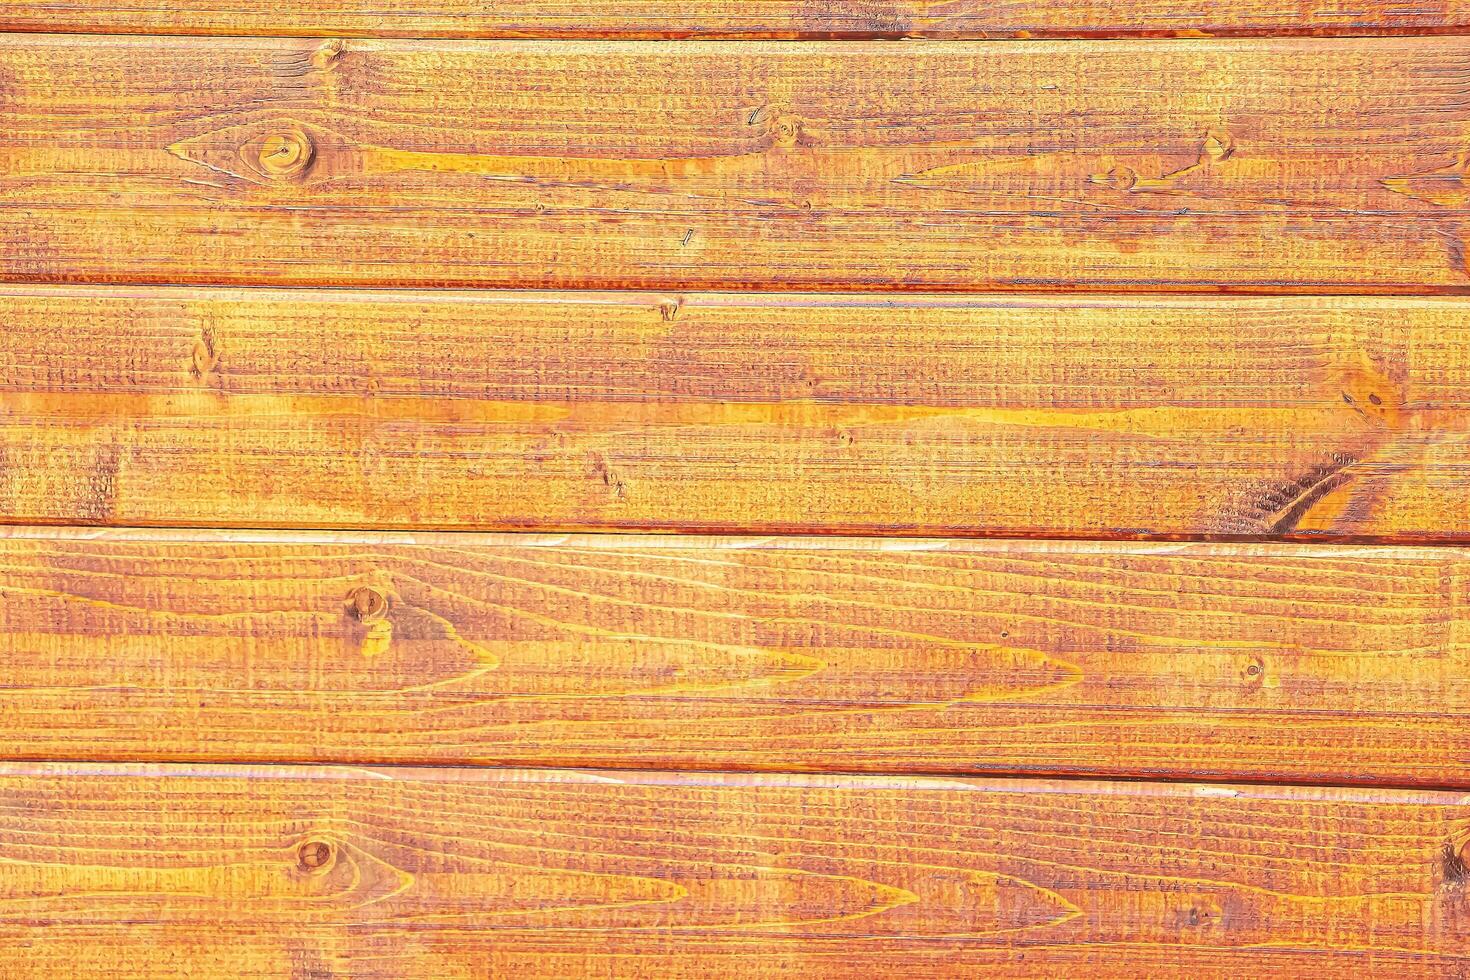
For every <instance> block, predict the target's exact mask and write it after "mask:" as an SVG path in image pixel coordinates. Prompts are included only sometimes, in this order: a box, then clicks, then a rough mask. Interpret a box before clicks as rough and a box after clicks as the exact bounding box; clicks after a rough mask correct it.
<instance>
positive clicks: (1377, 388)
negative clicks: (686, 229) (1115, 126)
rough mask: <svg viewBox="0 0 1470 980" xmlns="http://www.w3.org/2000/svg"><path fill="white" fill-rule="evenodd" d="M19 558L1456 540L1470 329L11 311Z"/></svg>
mask: <svg viewBox="0 0 1470 980" xmlns="http://www.w3.org/2000/svg"><path fill="white" fill-rule="evenodd" d="M0 319H3V322H4V323H5V325H6V329H5V330H4V331H3V332H0V460H3V463H0V517H3V518H4V519H5V520H6V521H10V522H37V521H39V522H59V523H97V524H124V525H127V524H134V525H137V524H145V525H168V524H198V525H265V526H298V527H301V526H304V527H351V526H366V527H381V528H422V527H440V528H471V529H476V528H478V529H493V528H499V529H505V528H512V529H514V528H540V529H548V528H563V529H566V528H572V529H576V528H590V529H606V528H626V529H666V530H690V529H708V530H717V531H719V530H753V531H757V532H766V531H783V530H796V531H801V530H812V531H836V532H842V531H861V532H863V533H884V534H902V533H918V534H942V535H996V534H1019V535H1052V536H1106V537H1130V536H1138V535H1162V536H1170V537H1178V536H1186V535H1211V536H1223V537H1262V536H1299V537H1313V538H1316V537H1321V536H1328V537H1343V536H1346V537H1363V538H1374V539H1401V540H1417V539H1423V540H1436V539H1462V538H1464V537H1465V536H1466V535H1467V534H1470V430H1467V423H1470V328H1467V323H1470V302H1467V301H1463V300H1458V299H1410V298H1383V299H1376V298H1335V299H1287V298H1280V299H1278V298H1270V299H1267V298H1197V299H1196V298H1189V299H1184V298H1180V299H1169V298H1159V297H1153V298H1146V297H1106V298H1098V299H1065V298H1056V299H1050V298H1037V297H1030V298H1022V297H1014V298H1004V297H995V296H992V297H981V298H975V299H959V298H943V297H933V296H930V297H911V298H904V299H900V300H890V299H883V300H879V299H877V298H863V297H860V296H858V297H855V296H845V297H843V296H809V295H801V296H796V295H768V296H760V295H746V296H733V295H722V296H721V295H695V294H687V295H677V294H659V295H638V294H585V293H582V294H570V293H568V294H552V295H548V294H530V293H508V294H483V293H482V294H470V293H453V292H451V293H442V292H435V293H427V292H423V293H406V294H403V293H349V292H327V291H302V290H288V291H275V290H251V291H243V290H206V289H198V288H182V289H131V290H121V289H115V288H114V289H109V288H92V287H49V286H34V287H33V286H8V287H0Z"/></svg>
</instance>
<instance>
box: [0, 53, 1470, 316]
mask: <svg viewBox="0 0 1470 980" xmlns="http://www.w3.org/2000/svg"><path fill="white" fill-rule="evenodd" d="M1467 57H1470V40H1466V39H1463V38H1457V37H1426V38H1410V39H1399V38H1372V39H1332V40H1319V39H1304V40H1292V39H1265V40H1220V39H1214V40H1207V41H1191V40H1163V41H1147V40H1143V41H1110V42H1091V41H1058V42H1021V41H1006V42H944V41H936V42H932V43H927V42H926V43H922V44H919V43H901V44H896V43H892V42H851V43H843V42H815V41H814V42H804V43H800V44H792V43H782V42H759V41H756V42H681V43H658V42H611V41H608V42H537V41H457V42H450V41H408V40H371V41H368V40H343V39H337V38H333V39H326V40H320V39H230V38H196V37H184V38H159V37H115V38H105V37H96V36H88V37H77V36H47V35H35V34H18V35H17V34H12V35H7V36H4V37H0V93H3V97H0V172H3V174H4V177H3V180H0V277H3V278H7V279H19V280H45V281H87V282H191V283H193V282H216V283H240V284H259V283H278V284H302V285H314V284H337V285H408V286H411V285H426V286H427V285H455V284H458V285H474V286H533V287H648V288H679V289H693V288H774V289H801V288H812V289H827V288H830V289H924V288H932V289H942V290H974V289H984V288H1006V289H1058V288H1068V289H1087V288H1092V289H1096V288H1142V289H1168V290H1216V289H1244V290H1265V291H1300V290H1311V289H1317V290H1325V291H1337V292H1444V291H1459V290H1463V289H1464V288H1465V287H1466V286H1467V284H1470V277H1467V273H1466V267H1465V257H1464V247H1463V242H1462V231H1463V228H1462V225H1463V219H1464V213H1465V201H1466V195H1465V191H1464V190H1463V189H1462V187H1461V175H1462V173H1463V172H1464V159H1465V155H1466V146H1467V144H1466V142H1465V140H1466V137H1465V133H1466V132H1467V128H1470V97H1467V96H1470V83H1467V81H1466V74H1465V71H1464V68H1465V65H1466V63H1467Z"/></svg>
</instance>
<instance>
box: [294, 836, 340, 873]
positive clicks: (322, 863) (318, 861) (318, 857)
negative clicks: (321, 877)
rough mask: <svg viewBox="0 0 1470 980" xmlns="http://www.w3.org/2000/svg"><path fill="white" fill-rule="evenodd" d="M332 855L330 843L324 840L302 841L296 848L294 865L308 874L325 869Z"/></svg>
mask: <svg viewBox="0 0 1470 980" xmlns="http://www.w3.org/2000/svg"><path fill="white" fill-rule="evenodd" d="M332 857H333V851H332V845H331V844H329V843H328V842H326V841H324V840H309V841H304V842H303V843H302V844H301V846H300V847H298V848H296V866H297V867H298V868H300V869H301V870H302V871H305V872H306V873H308V874H311V873H313V872H320V871H322V870H324V869H326V868H327V867H328V866H329V865H330V864H331V863H332Z"/></svg>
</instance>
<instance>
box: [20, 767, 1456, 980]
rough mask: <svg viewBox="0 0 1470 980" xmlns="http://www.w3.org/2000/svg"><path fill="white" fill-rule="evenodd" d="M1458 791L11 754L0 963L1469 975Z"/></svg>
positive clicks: (199, 972) (137, 971)
mask: <svg viewBox="0 0 1470 980" xmlns="http://www.w3.org/2000/svg"><path fill="white" fill-rule="evenodd" d="M1467 803H1470V801H1467V800H1466V798H1465V797H1463V796H1453V795H1445V794H1429V793H1404V792H1376V793H1371V794H1370V793H1364V792H1353V791H1343V790H1337V791H1327V790H1285V789H1261V790H1248V789H1234V790H1232V789H1222V788H1200V787H1191V786H1170V787H1147V786H1130V785H1109V784H1105V783H1103V784H1100V783H1079V784H1070V785H1067V784H1060V785H1059V784H1047V783H1041V782H963V781H958V780H916V779H862V778H858V777H845V778H821V777H764V778H759V779H742V778H738V777H728V776H698V775H689V774H684V775H678V774H652V775H634V774H623V775H606V774H604V775H596V776H590V775H583V774H578V773H574V772H559V773H555V772H534V771H530V772H516V771H501V772H473V771H466V772H455V771H414V770H397V771H376V772H374V771H364V770H357V771H349V770H334V769H320V768H318V769H308V770H303V769H293V768H285V769H238V768H220V769H203V770H199V769H188V770H181V769H177V768H168V767H164V768H106V767H98V766H76V767H57V766H47V767H15V766H10V767H5V768H4V769H0V856H3V858H4V862H3V865H0V937H3V938H4V939H5V940H6V945H5V948H4V952H3V953H0V956H3V957H4V958H5V959H6V961H7V962H6V967H7V969H6V974H7V976H13V977H32V976H34V977H48V978H49V977H54V976H57V975H58V974H60V975H77V974H78V973H79V972H80V973H84V974H85V975H89V976H101V975H108V976H115V975H118V974H119V973H120V972H122V973H125V974H126V975H127V976H137V977H191V978H201V977H241V978H254V977H282V976H294V977H303V976H309V977H339V976H341V977H346V976H350V977H354V978H379V977H382V978H417V977H425V978H427V977H433V978H436V980H438V978H446V977H489V976H507V975H511V974H514V975H516V976H535V977H557V978H562V977H568V976H593V975H596V976H608V975H616V976H638V977H645V976H646V977H693V976H729V975H731V974H733V973H739V974H741V975H745V976H754V977H772V976H842V977H871V976H896V975H902V976H909V977H937V976H956V977H958V976H974V975H975V973H976V971H987V972H988V975H1003V976H1035V977H1056V976H1059V975H1076V974H1077V973H1078V972H1086V973H1087V974H1089V975H1093V976H1100V977H1139V976H1148V977H1188V978H1191V980H1193V978H1200V977H1238V976H1242V975H1244V976H1271V977H1321V976H1346V975H1350V974H1357V973H1367V974H1369V975H1375V976H1376V975H1389V974H1391V975H1393V976H1403V977H1443V978H1456V977H1462V976H1464V975H1465V970H1466V969H1467V966H1470V954H1467V949H1470V946H1467V941H1470V898H1467V888H1466V870H1465V856H1466V843H1465V842H1466V841H1467V839H1470V805H1467ZM989 971H994V972H989Z"/></svg>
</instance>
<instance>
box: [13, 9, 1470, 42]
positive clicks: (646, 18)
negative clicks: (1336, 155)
mask: <svg viewBox="0 0 1470 980" xmlns="http://www.w3.org/2000/svg"><path fill="white" fill-rule="evenodd" d="M1467 28H1470V6H1467V5H1466V4H1465V3H1464V2H1463V0H1363V2H1360V3H1337V2H1323V0H1284V2H1283V0H1153V2H1149V3H1140V2H1136V0H949V2H945V3H934V2H930V0H881V2H877V3H874V2H871V0H701V2H698V3H688V2H678V0H623V2H620V3H618V4H615V5H609V4H605V3H593V2H591V0H496V2H494V3H486V2H485V0H433V2H426V0H407V2H395V3H391V4H379V5H376V6H368V5H365V4H362V3H355V2H345V0H276V2H273V3H259V4H241V3H239V2H238V0H187V2H175V3H169V4H164V3H160V2H158V0H69V2H64V3H49V2H48V3H40V2H37V0H5V2H0V29H3V30H12V31H17V30H18V31H88V32H99V33H112V32H116V33H132V34H287V35H336V34H344V35H361V36H373V35H376V36H388V37H393V36H397V37H575V38H599V37H610V38H619V37H623V38H627V37H645V38H649V37H781V38H830V37H846V38H853V37H858V38H862V37H941V38H952V37H1119V36H1185V37H1198V36H1201V35H1205V34H1209V35H1224V36H1238V35H1258V34H1278V35H1279V34H1332V35H1338V34H1347V35H1358V34H1399V33H1405V34H1415V33H1446V32H1463V31H1465V30H1466V29H1467Z"/></svg>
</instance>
